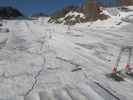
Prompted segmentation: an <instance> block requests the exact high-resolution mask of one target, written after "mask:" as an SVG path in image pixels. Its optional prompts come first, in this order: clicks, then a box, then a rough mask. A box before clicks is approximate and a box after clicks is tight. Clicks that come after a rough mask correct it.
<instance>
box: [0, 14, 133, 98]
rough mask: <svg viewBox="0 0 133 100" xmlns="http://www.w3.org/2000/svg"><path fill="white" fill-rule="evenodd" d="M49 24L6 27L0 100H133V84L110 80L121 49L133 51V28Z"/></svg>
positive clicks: (0, 35)
mask: <svg viewBox="0 0 133 100" xmlns="http://www.w3.org/2000/svg"><path fill="white" fill-rule="evenodd" d="M131 14H132V13H131ZM47 20H48V19H47V18H40V19H38V20H10V21H9V20H8V21H7V20H4V21H2V22H1V23H2V24H3V26H1V31H0V100H132V98H133V94H132V93H133V88H132V86H133V79H132V78H130V77H125V81H123V82H115V81H113V80H111V79H108V78H107V77H105V74H107V73H110V72H111V70H112V66H113V65H114V64H115V59H116V57H117V55H118V53H119V50H120V47H121V46H127V45H129V46H133V40H132V38H133V35H132V32H133V29H132V27H133V23H131V22H129V21H128V22H127V21H126V22H125V21H122V20H120V19H119V20H117V21H118V22H116V21H115V20H113V19H109V20H113V21H114V22H112V21H111V22H112V23H111V24H110V23H109V22H110V21H108V20H106V21H103V22H102V21H97V22H93V23H86V24H85V23H84V24H81V23H80V24H76V25H75V26H71V27H69V26H65V25H63V24H49V23H47ZM130 20H132V19H131V18H130ZM119 22H122V24H120V25H119ZM6 29H9V32H7V31H6ZM126 55H127V54H125V55H123V58H122V61H121V64H120V68H122V67H123V68H124V64H125V63H126V59H127V56H126ZM132 63H133V62H132Z"/></svg>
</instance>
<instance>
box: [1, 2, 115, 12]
mask: <svg viewBox="0 0 133 100" xmlns="http://www.w3.org/2000/svg"><path fill="white" fill-rule="evenodd" d="M97 1H99V2H108V3H109V4H111V2H112V1H113V2H114V1H115V2H116V1H118V0H97ZM83 2H84V0H0V6H13V7H15V8H18V9H19V10H20V11H21V12H23V13H24V14H26V15H32V14H34V13H38V12H44V13H46V14H51V13H52V12H54V11H56V10H58V9H61V8H63V7H64V6H67V5H72V4H73V5H81V4H82V3H83Z"/></svg>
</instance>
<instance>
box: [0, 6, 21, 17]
mask: <svg viewBox="0 0 133 100" xmlns="http://www.w3.org/2000/svg"><path fill="white" fill-rule="evenodd" d="M17 17H23V14H22V13H21V12H20V11H19V10H17V9H16V8H13V7H0V19H13V18H17Z"/></svg>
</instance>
